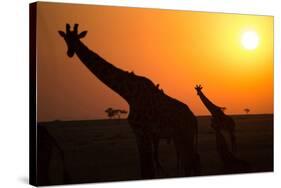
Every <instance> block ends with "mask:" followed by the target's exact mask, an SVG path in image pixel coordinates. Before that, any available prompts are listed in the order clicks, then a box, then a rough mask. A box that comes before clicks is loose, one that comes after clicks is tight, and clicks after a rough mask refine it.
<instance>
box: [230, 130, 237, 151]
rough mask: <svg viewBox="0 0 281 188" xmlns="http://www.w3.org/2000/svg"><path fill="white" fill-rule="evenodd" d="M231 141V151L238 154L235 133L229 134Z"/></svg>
mask: <svg viewBox="0 0 281 188" xmlns="http://www.w3.org/2000/svg"><path fill="white" fill-rule="evenodd" d="M229 135H230V140H231V150H232V152H233V153H236V152H237V143H236V136H235V133H234V131H230V132H229Z"/></svg>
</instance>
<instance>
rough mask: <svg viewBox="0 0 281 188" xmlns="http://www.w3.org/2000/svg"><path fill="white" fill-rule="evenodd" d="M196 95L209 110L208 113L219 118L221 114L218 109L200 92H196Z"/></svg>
mask: <svg viewBox="0 0 281 188" xmlns="http://www.w3.org/2000/svg"><path fill="white" fill-rule="evenodd" d="M198 95H199V97H200V99H201V101H202V102H203V104H204V105H205V107H206V108H207V109H208V110H209V112H210V113H211V114H212V115H213V116H219V115H222V114H223V112H222V110H221V108H220V107H218V106H216V105H215V104H214V103H212V102H211V101H210V100H209V99H208V98H207V97H206V96H205V95H204V93H203V92H202V91H199V92H198Z"/></svg>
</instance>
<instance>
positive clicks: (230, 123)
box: [195, 85, 237, 152]
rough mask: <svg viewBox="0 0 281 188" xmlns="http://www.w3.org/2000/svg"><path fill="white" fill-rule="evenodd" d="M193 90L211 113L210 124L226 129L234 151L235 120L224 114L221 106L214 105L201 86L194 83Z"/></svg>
mask: <svg viewBox="0 0 281 188" xmlns="http://www.w3.org/2000/svg"><path fill="white" fill-rule="evenodd" d="M195 90H196V91H197V95H199V97H200V99H201V101H202V102H203V104H204V105H205V106H206V108H207V109H208V110H209V112H210V113H211V114H212V126H218V129H219V130H222V131H226V132H227V133H228V134H229V136H230V140H231V145H232V151H233V152H235V151H236V149H237V146H236V138H235V122H234V120H233V119H232V118H231V117H230V116H228V115H226V114H225V113H224V112H223V110H222V108H221V107H218V106H216V105H215V104H214V103H212V102H211V101H210V100H209V99H208V98H207V97H206V96H205V95H204V93H203V92H202V86H201V85H196V86H195Z"/></svg>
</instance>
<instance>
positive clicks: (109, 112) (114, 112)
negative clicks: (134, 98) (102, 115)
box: [105, 108, 128, 119]
mask: <svg viewBox="0 0 281 188" xmlns="http://www.w3.org/2000/svg"><path fill="white" fill-rule="evenodd" d="M105 112H106V113H107V116H108V117H109V118H110V119H112V118H114V117H115V116H117V117H118V119H120V118H121V114H127V113H128V112H127V111H126V110H121V109H113V108H107V109H106V110H105Z"/></svg>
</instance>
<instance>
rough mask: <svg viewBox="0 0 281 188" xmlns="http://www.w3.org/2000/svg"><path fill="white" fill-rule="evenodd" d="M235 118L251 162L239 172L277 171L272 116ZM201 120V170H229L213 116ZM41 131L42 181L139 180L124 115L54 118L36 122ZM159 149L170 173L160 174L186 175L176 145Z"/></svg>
mask: <svg viewBox="0 0 281 188" xmlns="http://www.w3.org/2000/svg"><path fill="white" fill-rule="evenodd" d="M233 118H234V120H235V122H236V125H237V145H238V152H237V156H238V157H239V158H240V159H243V160H245V161H247V162H248V163H250V164H251V167H252V168H251V170H250V171H241V172H237V173H247V172H269V171H273V116H272V115H247V116H233ZM198 121H199V143H198V147H199V154H200V157H201V175H218V174H226V172H225V170H224V169H223V165H222V162H221V161H220V158H219V156H218V154H217V150H216V141H215V139H216V138H215V132H214V131H213V130H212V129H211V128H210V117H207V116H206V117H199V118H198ZM171 126H172V125H171ZM37 130H38V158H37V159H38V160H37V161H38V164H37V166H38V184H39V185H53V184H71V183H89V182H104V181H122V180H138V179H141V178H140V167H139V162H138V160H139V159H138V153H137V152H138V151H137V147H136V141H135V137H134V134H133V133H132V131H131V129H130V127H129V125H128V123H127V121H126V120H91V121H53V122H46V123H38V129H37ZM159 152H160V153H159V157H160V162H161V164H162V166H163V168H164V169H165V171H166V173H165V174H163V173H160V172H159V173H158V174H157V178H168V177H182V175H181V173H180V172H178V170H177V157H176V152H175V150H174V147H173V144H172V143H169V142H167V141H164V140H162V141H161V142H160V146H159Z"/></svg>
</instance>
